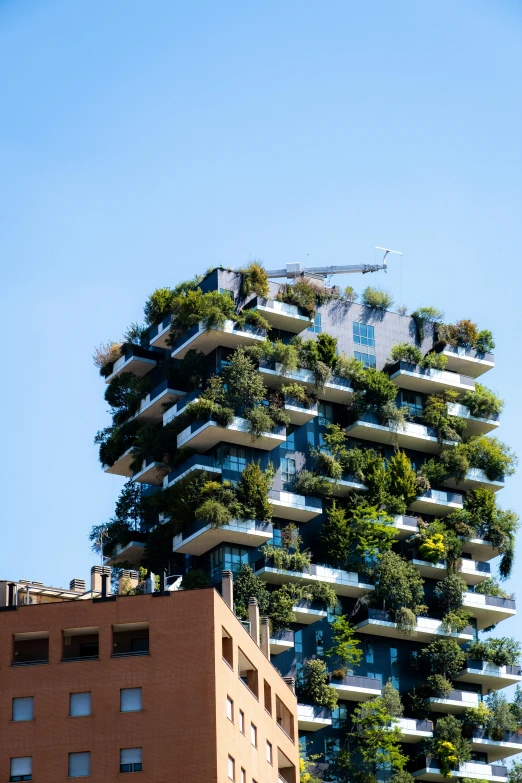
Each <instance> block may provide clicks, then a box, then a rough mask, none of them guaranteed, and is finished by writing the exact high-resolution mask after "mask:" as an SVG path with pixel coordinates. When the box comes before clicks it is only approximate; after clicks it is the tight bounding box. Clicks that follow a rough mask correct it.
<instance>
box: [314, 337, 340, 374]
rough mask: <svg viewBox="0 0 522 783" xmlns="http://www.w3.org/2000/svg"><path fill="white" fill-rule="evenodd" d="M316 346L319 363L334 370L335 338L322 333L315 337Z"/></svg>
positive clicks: (335, 360) (335, 357)
mask: <svg viewBox="0 0 522 783" xmlns="http://www.w3.org/2000/svg"><path fill="white" fill-rule="evenodd" d="M316 345H317V354H318V358H319V361H321V362H323V363H324V364H326V366H327V367H331V368H335V365H336V363H337V337H332V336H331V335H330V334H327V333H326V332H322V333H321V334H319V335H318V336H317V340H316Z"/></svg>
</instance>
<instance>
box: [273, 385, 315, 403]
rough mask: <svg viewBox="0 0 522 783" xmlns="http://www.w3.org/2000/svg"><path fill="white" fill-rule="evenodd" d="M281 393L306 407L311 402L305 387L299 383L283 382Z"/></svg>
mask: <svg viewBox="0 0 522 783" xmlns="http://www.w3.org/2000/svg"><path fill="white" fill-rule="evenodd" d="M281 393H282V394H284V396H285V397H286V398H290V399H294V400H297V402H300V403H301V404H302V405H306V407H307V408H309V407H310V406H311V405H312V403H313V400H312V398H311V397H309V396H308V395H307V393H306V389H305V387H304V386H301V384H300V383H287V384H285V383H283V385H282V386H281Z"/></svg>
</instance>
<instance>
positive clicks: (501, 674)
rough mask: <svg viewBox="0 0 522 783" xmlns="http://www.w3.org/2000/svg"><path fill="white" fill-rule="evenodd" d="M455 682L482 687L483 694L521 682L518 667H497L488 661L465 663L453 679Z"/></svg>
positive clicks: (521, 671)
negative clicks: (470, 683)
mask: <svg viewBox="0 0 522 783" xmlns="http://www.w3.org/2000/svg"><path fill="white" fill-rule="evenodd" d="M453 679H454V680H456V681H457V682H472V683H475V685H482V690H483V692H487V691H496V690H499V689H500V688H507V687H508V685H516V684H517V683H519V682H522V668H521V667H520V666H497V665H496V664H495V663H490V662H489V661H474V660H468V661H466V666H465V667H464V669H462V671H460V672H459V673H458V674H456V675H455V676H454V677H453Z"/></svg>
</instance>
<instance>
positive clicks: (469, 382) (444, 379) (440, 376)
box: [389, 361, 475, 394]
mask: <svg viewBox="0 0 522 783" xmlns="http://www.w3.org/2000/svg"><path fill="white" fill-rule="evenodd" d="M389 375H390V381H392V383H394V384H395V385H396V386H398V387H399V389H409V390H410V391H416V392H424V394H437V393H438V392H443V391H450V390H451V391H456V392H460V393H461V394H465V393H466V392H468V391H473V389H474V388H475V381H474V379H473V378H469V377H468V376H467V375H459V374H458V373H455V372H448V371H447V370H433V369H424V368H423V367H419V366H418V365H417V364H411V363H410V362H404V361H401V362H395V364H394V365H393V366H392V367H391V368H390V369H389Z"/></svg>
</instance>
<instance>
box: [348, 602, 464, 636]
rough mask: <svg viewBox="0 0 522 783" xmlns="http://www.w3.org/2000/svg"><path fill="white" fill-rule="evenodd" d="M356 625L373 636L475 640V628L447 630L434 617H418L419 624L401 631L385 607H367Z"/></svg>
mask: <svg viewBox="0 0 522 783" xmlns="http://www.w3.org/2000/svg"><path fill="white" fill-rule="evenodd" d="M358 618H360V619H359V621H358V622H357V624H356V626H355V630H356V631H357V632H358V633H364V634H370V635H372V636H387V637H390V638H392V639H413V640H414V641H417V642H433V641H434V640H435V639H440V638H441V637H443V638H446V639H448V638H453V639H456V640H457V641H458V642H462V643H463V642H471V641H473V628H472V627H471V626H469V625H468V626H467V627H466V628H464V630H463V631H461V632H460V633H453V632H452V631H446V630H445V629H444V628H443V627H442V621H441V620H435V619H433V618H432V617H417V625H416V626H415V628H414V629H413V630H412V631H401V630H399V628H398V627H397V623H394V622H393V620H392V616H391V614H390V612H386V611H384V610H383V609H365V610H363V611H362V612H360V613H359V614H358Z"/></svg>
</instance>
